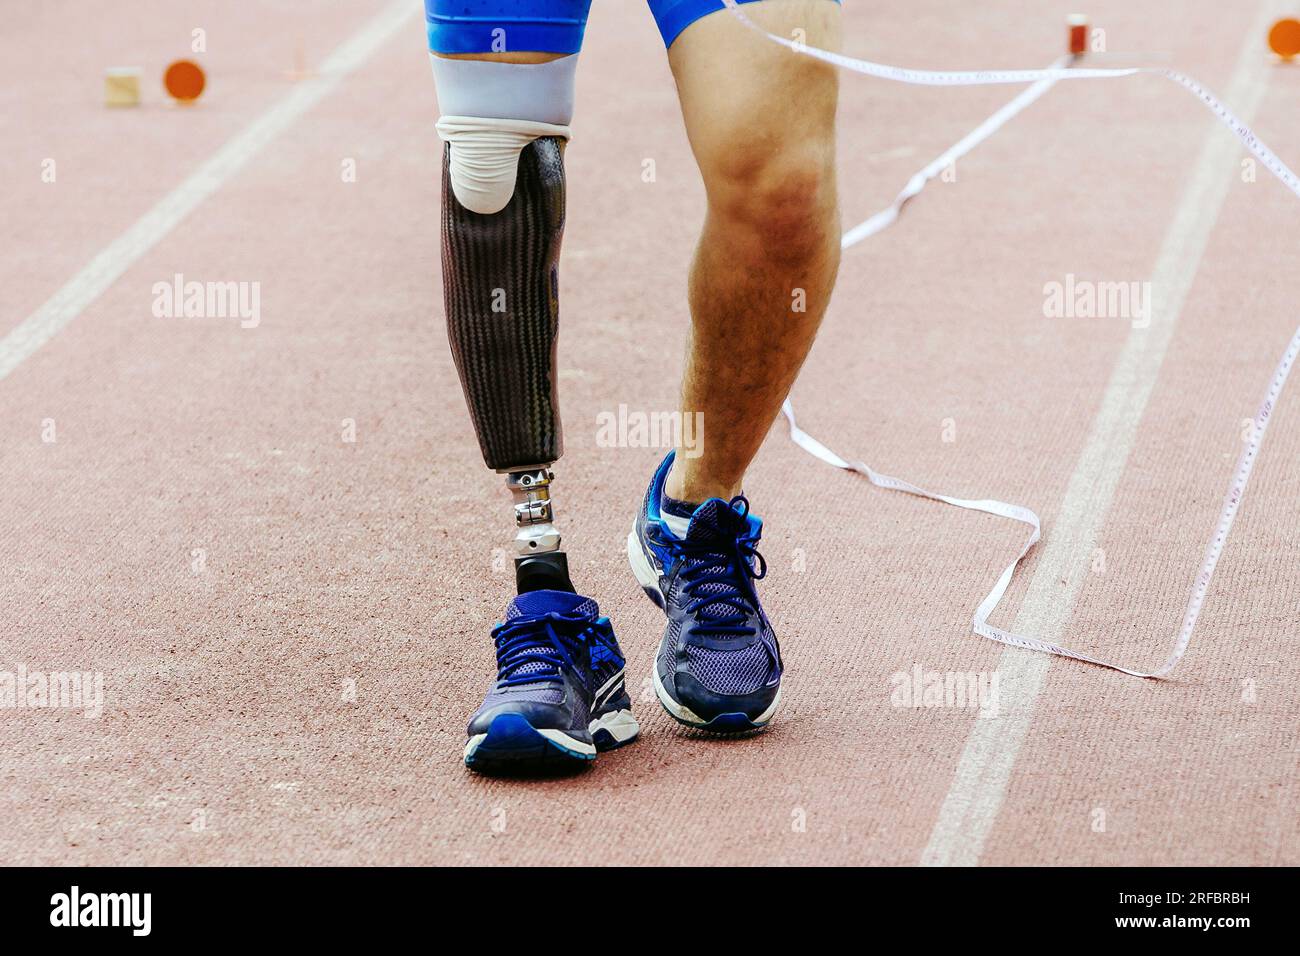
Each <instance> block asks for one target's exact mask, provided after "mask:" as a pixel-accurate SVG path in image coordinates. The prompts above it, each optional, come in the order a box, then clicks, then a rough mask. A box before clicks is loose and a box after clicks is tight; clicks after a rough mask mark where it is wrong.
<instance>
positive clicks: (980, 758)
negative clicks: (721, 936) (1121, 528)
mask: <svg viewBox="0 0 1300 956" xmlns="http://www.w3.org/2000/svg"><path fill="white" fill-rule="evenodd" d="M1277 6H1279V4H1278V3H1277V0H1271V2H1269V3H1266V4H1265V8H1266V9H1265V11H1264V14H1263V15H1262V16H1261V17H1260V19H1259V22H1258V23H1256V24H1255V25H1254V26H1252V27H1250V28H1249V29H1248V30H1247V31H1246V34H1245V37H1246V38H1245V42H1244V44H1243V46H1242V50H1241V53H1240V54H1239V56H1238V60H1237V65H1236V67H1235V69H1234V71H1233V74H1232V80H1231V82H1230V85H1229V87H1228V90H1227V95H1226V96H1225V101H1226V102H1229V103H1233V104H1234V105H1235V106H1236V107H1237V109H1238V115H1239V116H1240V117H1241V118H1242V119H1243V120H1244V121H1246V122H1250V121H1251V120H1253V118H1254V115H1255V112H1256V110H1257V109H1258V107H1259V103H1260V101H1261V100H1262V99H1263V96H1264V93H1265V91H1266V88H1267V87H1266V83H1265V73H1264V67H1265V63H1266V58H1265V57H1263V56H1262V55H1260V52H1259V37H1261V36H1263V35H1264V33H1265V31H1267V29H1268V24H1269V22H1271V20H1272V19H1273V18H1274V17H1275V16H1276V12H1275V11H1274V8H1275V7H1277ZM1205 135H1206V138H1205V142H1204V144H1203V146H1202V148H1201V152H1200V155H1199V156H1198V157H1197V160H1196V165H1195V167H1194V168H1193V171H1192V179H1191V181H1190V182H1189V183H1188V186H1187V188H1186V190H1185V191H1184V193H1183V196H1182V198H1181V200H1180V202H1179V205H1178V209H1177V212H1176V213H1175V216H1174V220H1173V222H1171V223H1170V226H1169V231H1168V232H1167V233H1166V235H1165V238H1164V242H1163V244H1162V246H1161V248H1160V253H1159V256H1158V257H1157V259H1156V264H1155V269H1154V271H1153V273H1152V277H1151V282H1152V297H1153V299H1154V302H1153V307H1152V313H1151V324H1150V327H1149V328H1145V329H1131V330H1130V332H1129V336H1128V339H1127V340H1126V341H1125V343H1124V346H1123V348H1122V349H1121V351H1120V354H1119V358H1118V360H1117V361H1116V364H1115V367H1114V369H1113V371H1112V373H1111V377H1110V381H1109V382H1108V383H1107V385H1106V391H1105V393H1104V395H1103V397H1102V404H1101V409H1100V410H1099V411H1098V413H1097V418H1096V419H1095V420H1094V421H1093V424H1092V429H1091V431H1090V433H1089V435H1088V440H1087V443H1086V444H1085V445H1084V449H1083V452H1082V453H1081V454H1080V457H1079V461H1078V464H1077V465H1076V467H1075V470H1074V474H1073V475H1072V476H1071V478H1070V483H1069V485H1068V486H1067V489H1066V493H1065V499H1064V501H1063V502H1062V505H1061V511H1060V514H1059V515H1058V516H1057V518H1056V521H1055V523H1054V525H1053V528H1052V530H1051V532H1050V533H1049V535H1048V537H1047V539H1046V542H1045V543H1044V544H1043V545H1042V548H1043V550H1042V553H1041V554H1040V555H1039V559H1038V564H1037V565H1036V567H1035V568H1034V575H1033V577H1032V579H1031V580H1030V583H1029V589H1028V592H1027V594H1026V596H1025V602H1024V605H1023V607H1022V608H1021V610H1020V613H1019V614H1018V615H1017V616H1016V621H1015V624H1014V626H1013V627H1012V630H1013V631H1014V632H1015V633H1018V634H1034V635H1035V636H1037V637H1039V638H1041V639H1043V640H1047V641H1052V642H1057V641H1059V640H1060V639H1061V636H1062V631H1063V630H1064V627H1065V624H1066V622H1067V621H1068V619H1069V617H1070V613H1071V611H1072V610H1073V607H1074V602H1075V599H1076V598H1077V597H1078V594H1079V589H1080V587H1081V586H1082V583H1083V581H1084V577H1085V575H1086V573H1087V568H1088V565H1089V562H1090V561H1091V558H1092V552H1093V549H1094V547H1095V542H1096V539H1097V535H1098V532H1099V531H1100V529H1101V528H1102V526H1103V524H1104V520H1105V518H1106V513H1107V511H1108V510H1109V508H1110V503H1111V501H1112V499H1113V498H1114V496H1115V488H1116V486H1117V485H1118V484H1119V480H1120V477H1121V475H1122V474H1123V472H1124V467H1125V465H1126V463H1127V462H1128V457H1129V453H1130V452H1131V451H1132V448H1133V442H1134V438H1135V436H1136V433H1137V429H1138V424H1139V423H1140V422H1141V420H1142V414H1143V412H1144V411H1145V409H1146V406H1147V401H1148V399H1149V398H1150V397H1151V391H1152V389H1153V387H1154V386H1155V382H1156V379H1157V377H1158V375H1159V372H1160V366H1161V364H1162V363H1163V362H1164V358H1165V353H1166V352H1167V351H1168V348H1169V342H1170V340H1171V339H1172V337H1173V333H1174V326H1175V324H1176V323H1177V321H1178V316H1179V314H1180V312H1181V311H1182V308H1183V303H1184V302H1185V301H1186V298H1187V293H1188V290H1189V289H1190V288H1191V285H1192V281H1193V279H1194V278H1195V276H1196V271H1197V268H1198V266H1199V264H1200V260H1201V256H1202V254H1203V253H1204V251H1205V247H1206V244H1207V243H1208V241H1209V238H1210V233H1211V232H1212V230H1213V228H1214V223H1215V221H1216V220H1217V219H1218V216H1219V209H1220V207H1221V206H1222V205H1223V202H1224V199H1225V198H1226V197H1227V194H1228V189H1229V187H1230V186H1231V185H1232V184H1233V183H1234V182H1236V181H1237V171H1238V169H1239V160H1240V149H1239V143H1238V142H1237V141H1236V140H1235V139H1233V138H1232V137H1229V136H1224V135H1223V130H1221V129H1220V128H1219V125H1218V123H1213V124H1211V125H1210V126H1209V128H1208V129H1207V130H1206V134H1205ZM1062 581H1064V582H1065V583H1064V584H1062V583H1061V582H1062ZM1051 664H1052V658H1051V657H1050V656H1048V655H1046V654H1038V653H1034V652H1032V651H1025V650H1021V649H1019V648H1012V647H1008V648H1006V649H1005V650H1003V652H1002V655H1001V657H1000V659H999V662H998V682H999V684H998V694H999V701H998V703H999V717H998V718H997V719H995V720H976V721H972V723H971V731H970V736H969V737H968V738H967V740H966V746H965V748H964V749H963V751H962V755H961V758H960V760H959V761H958V764H957V770H956V773H955V774H954V777H953V781H952V785H951V787H950V788H949V791H948V795H947V797H946V798H945V799H944V802H943V806H942V807H941V808H940V810H939V818H938V820H936V821H935V825H934V830H933V831H932V832H931V834H930V841H929V843H928V844H927V846H926V847H925V849H924V851H923V852H922V854H921V863H922V865H925V866H973V865H975V864H977V863H978V862H979V859H980V854H981V853H982V852H983V849H984V841H985V840H986V839H987V837H988V834H989V831H990V830H991V829H992V827H993V823H994V821H995V820H996V819H997V815H998V812H999V810H1000V809H1001V807H1002V802H1003V799H1004V798H1005V796H1006V791H1007V784H1008V782H1009V781H1010V778H1011V771H1012V768H1013V767H1014V766H1015V762H1016V756H1017V755H1018V754H1019V752H1020V747H1021V744H1023V743H1024V739H1025V736H1026V734H1027V732H1028V730H1029V725H1030V722H1031V720H1032V718H1033V714H1034V707H1035V705H1036V703H1037V700H1038V694H1039V692H1040V691H1041V690H1042V686H1043V681H1044V679H1045V678H1046V676H1047V671H1048V668H1049V667H1051Z"/></svg>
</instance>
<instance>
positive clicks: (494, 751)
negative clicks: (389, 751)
mask: <svg viewBox="0 0 1300 956" xmlns="http://www.w3.org/2000/svg"><path fill="white" fill-rule="evenodd" d="M589 730H590V732H591V737H592V740H591V742H590V743H588V742H587V741H585V740H578V739H577V738H576V737H572V736H570V735H569V734H566V733H565V732H564V731H562V730H550V729H545V730H539V729H538V728H536V727H534V726H533V725H532V724H530V723H529V722H528V720H527V719H526V718H525V717H523V716H522V715H521V714H499V715H498V716H497V717H495V718H493V720H492V723H491V724H489V725H488V729H487V733H483V734H475V735H474V736H473V737H471V738H470V739H469V741H468V742H467V743H466V744H465V766H467V767H469V768H470V769H471V770H478V771H481V772H484V773H492V772H494V771H520V770H526V769H531V768H557V769H558V768H563V767H565V766H572V767H579V766H582V765H583V764H587V763H590V762H591V761H593V760H595V759H596V754H597V753H598V752H603V751H606V750H613V749H615V748H617V747H622V746H623V745H624V744H630V743H631V742H632V741H633V740H635V739H636V737H637V735H638V734H639V733H640V732H641V728H640V726H639V725H638V724H637V722H636V718H635V717H633V716H632V712H631V711H630V710H615V711H610V712H609V713H607V714H602V715H601V716H600V717H598V718H596V719H595V720H593V721H592V722H591V723H590V725H589Z"/></svg>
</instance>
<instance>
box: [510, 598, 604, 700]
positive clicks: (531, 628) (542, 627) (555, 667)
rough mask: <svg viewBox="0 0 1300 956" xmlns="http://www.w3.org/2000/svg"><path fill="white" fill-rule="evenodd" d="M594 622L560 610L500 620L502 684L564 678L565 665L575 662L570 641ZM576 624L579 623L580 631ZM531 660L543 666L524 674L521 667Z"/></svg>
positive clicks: (569, 665)
mask: <svg viewBox="0 0 1300 956" xmlns="http://www.w3.org/2000/svg"><path fill="white" fill-rule="evenodd" d="M590 624H591V621H590V620H589V619H588V618H586V617H583V616H581V615H577V614H562V613H560V612H558V611H552V612H551V613H549V614H546V615H543V616H541V617H517V618H515V619H514V620H513V621H506V622H505V623H504V624H498V625H497V626H496V627H495V628H493V629H492V640H493V641H494V642H495V644H496V648H497V684H498V686H501V687H510V686H512V685H516V684H537V683H543V682H548V683H555V682H558V681H560V680H562V679H563V678H562V677H561V676H560V670H561V668H564V667H572V666H573V656H572V653H571V651H570V650H569V645H570V644H572V643H573V642H574V641H575V640H576V639H577V638H578V636H579V635H580V634H581V631H582V630H584V629H585V628H586V627H587V626H589V625H590ZM561 625H563V628H562V629H560V626H561ZM575 625H577V626H578V629H577V630H576V631H575V630H574V626H575ZM565 632H568V633H565ZM528 664H540V665H541V666H540V667H535V668H531V669H529V670H528V672H527V673H523V674H521V673H520V672H519V671H520V669H521V668H523V667H524V666H525V665H528Z"/></svg>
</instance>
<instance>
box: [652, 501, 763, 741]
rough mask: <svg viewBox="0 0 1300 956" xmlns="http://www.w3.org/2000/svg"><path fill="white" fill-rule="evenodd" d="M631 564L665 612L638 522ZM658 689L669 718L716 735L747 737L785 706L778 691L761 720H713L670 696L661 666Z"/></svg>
mask: <svg viewBox="0 0 1300 956" xmlns="http://www.w3.org/2000/svg"><path fill="white" fill-rule="evenodd" d="M627 561H628V564H630V565H632V573H633V574H634V575H635V576H636V579H637V583H639V584H640V585H641V590H643V591H645V593H646V596H647V597H648V598H650V600H652V601H654V603H655V606H656V607H658V608H659V609H660V610H661V611H662V610H664V598H663V594H662V593H661V592H660V591H659V575H658V574H657V573H656V572H655V570H654V568H653V567H652V566H651V565H650V560H649V559H648V558H647V557H646V555H645V550H644V549H643V548H642V547H641V538H640V536H638V535H637V533H636V521H635V520H633V522H632V530H631V531H630V532H628V536H627ZM654 686H655V697H657V698H658V699H659V704H660V705H661V706H662V707H663V709H664V710H666V711H667V712H668V716H669V717H671V718H672V719H673V720H675V721H677V722H678V723H679V724H684V725H685V726H687V727H693V728H694V729H696V730H704V731H708V732H709V733H714V734H743V733H747V732H749V731H754V730H762V729H763V728H764V727H766V726H767V725H768V724H769V723H770V722H771V720H772V717H773V715H775V714H776V709H777V707H778V706H779V705H780V703H781V691H780V689H779V688H778V689H777V692H776V697H774V698H772V703H771V704H770V705H768V708H767V710H765V711H763V712H762V713H761V714H759V715H758V716H757V717H752V718H751V717H750V716H749V715H748V714H746V713H732V714H719V715H718V716H716V717H714V718H713V719H712V720H704V719H703V718H702V717H700V716H699V715H698V714H696V713H695V712H694V711H692V710H691V709H690V708H689V707H687V706H686V705H685V704H683V703H681V702H680V701H677V700H674V699H673V697H672V695H671V694H669V693H668V688H667V687H665V686H664V684H663V681H662V680H660V679H659V668H658V666H656V667H655V668H654Z"/></svg>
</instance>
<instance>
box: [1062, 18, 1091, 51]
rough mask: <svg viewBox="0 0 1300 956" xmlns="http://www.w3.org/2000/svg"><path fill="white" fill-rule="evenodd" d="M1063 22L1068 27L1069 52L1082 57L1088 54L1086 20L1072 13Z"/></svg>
mask: <svg viewBox="0 0 1300 956" xmlns="http://www.w3.org/2000/svg"><path fill="white" fill-rule="evenodd" d="M1065 22H1066V23H1067V24H1068V25H1069V27H1070V52H1071V53H1073V54H1074V55H1075V56H1083V54H1085V53H1087V52H1088V18H1087V17H1086V16H1084V15H1083V14H1082V13H1072V14H1070V16H1069V17H1068V18H1067V19H1066V21H1065Z"/></svg>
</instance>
